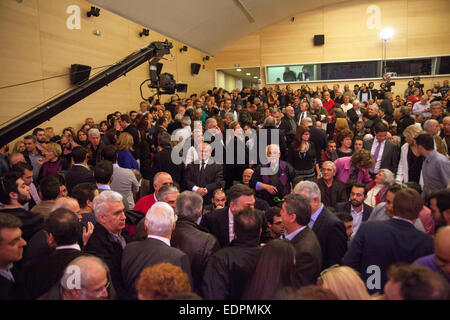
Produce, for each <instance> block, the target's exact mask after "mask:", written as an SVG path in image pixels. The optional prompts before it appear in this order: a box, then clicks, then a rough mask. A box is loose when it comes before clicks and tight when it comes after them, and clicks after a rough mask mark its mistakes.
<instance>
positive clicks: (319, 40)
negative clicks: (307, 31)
mask: <svg viewBox="0 0 450 320" xmlns="http://www.w3.org/2000/svg"><path fill="white" fill-rule="evenodd" d="M324 43H325V36H324V35H323V34H316V35H314V45H315V46H321V45H323V44H324Z"/></svg>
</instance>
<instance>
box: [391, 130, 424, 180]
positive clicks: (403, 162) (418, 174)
mask: <svg viewBox="0 0 450 320" xmlns="http://www.w3.org/2000/svg"><path fill="white" fill-rule="evenodd" d="M421 133H423V131H422V128H421V127H419V126H416V125H415V124H412V125H410V126H408V127H406V129H405V130H403V136H404V137H405V141H406V143H405V144H403V146H402V147H401V151H400V161H399V164H398V170H397V176H396V177H395V180H396V181H398V182H400V183H407V182H410V181H413V182H416V183H418V184H420V185H421V186H423V181H422V163H423V161H424V159H425V158H424V157H423V156H421V155H420V154H419V151H418V150H417V145H416V140H415V138H416V137H417V136H418V135H419V134H421Z"/></svg>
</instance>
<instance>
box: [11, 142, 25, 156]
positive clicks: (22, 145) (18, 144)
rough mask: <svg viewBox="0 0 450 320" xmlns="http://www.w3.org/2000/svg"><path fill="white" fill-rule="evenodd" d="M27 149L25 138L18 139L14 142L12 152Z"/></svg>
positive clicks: (20, 151)
mask: <svg viewBox="0 0 450 320" xmlns="http://www.w3.org/2000/svg"><path fill="white" fill-rule="evenodd" d="M24 151H25V143H24V142H23V140H17V141H16V143H15V144H14V147H13V148H12V150H11V154H13V153H22V152H24Z"/></svg>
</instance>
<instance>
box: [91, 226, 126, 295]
mask: <svg viewBox="0 0 450 320" xmlns="http://www.w3.org/2000/svg"><path fill="white" fill-rule="evenodd" d="M122 236H123V237H124V238H125V241H126V242H128V233H127V231H126V229H123V230H122ZM86 251H87V252H89V253H92V254H94V255H95V256H97V257H99V258H100V259H102V260H103V261H104V262H105V263H106V264H107V265H108V267H109V271H110V274H111V281H112V283H113V285H114V288H115V289H116V292H117V295H118V297H119V298H121V299H126V298H127V294H126V291H125V290H124V286H123V281H122V273H121V269H120V264H121V259H122V252H123V249H122V246H121V245H120V243H118V242H116V241H115V240H114V238H113V237H112V235H111V234H110V233H109V231H108V230H106V228H105V227H104V226H102V225H101V224H100V223H97V224H96V225H95V228H94V232H93V233H92V235H91V237H90V238H89V241H88V242H87V244H86Z"/></svg>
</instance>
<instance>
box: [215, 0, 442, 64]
mask: <svg viewBox="0 0 450 320" xmlns="http://www.w3.org/2000/svg"><path fill="white" fill-rule="evenodd" d="M370 5H376V6H378V7H379V8H380V13H381V15H380V29H377V28H373V29H369V28H368V26H367V20H368V18H370V16H371V15H370V14H367V11H366V10H367V8H368V7H369V6H370ZM449 18H450V5H449V1H448V0H427V1H423V0H385V1H348V2H344V3H342V4H337V5H332V6H327V7H324V8H321V9H317V10H314V11H309V12H303V13H299V14H297V15H295V21H294V22H291V20H290V19H284V20H283V21H280V22H278V23H276V24H273V25H271V26H269V27H266V28H263V29H261V30H260V31H258V32H256V33H253V34H251V35H249V36H247V37H244V38H242V39H240V40H239V41H238V42H236V43H234V44H233V45H231V46H228V47H227V48H225V49H224V50H222V51H221V52H219V53H217V54H216V55H215V59H214V60H215V63H216V68H233V67H234V65H235V64H240V66H241V67H246V66H255V65H261V66H265V65H271V64H295V63H311V62H327V61H346V60H364V59H381V57H382V40H380V37H379V34H380V31H381V29H382V28H384V27H388V26H389V27H392V28H393V29H394V30H395V32H396V33H395V35H394V37H393V38H392V39H391V40H390V41H389V42H388V47H387V57H388V58H396V57H413V56H430V55H448V54H450V42H449V41H448V39H450V29H449V28H448V21H449ZM315 34H324V35H325V44H324V45H323V46H314V45H313V36H314V35H315Z"/></svg>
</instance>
